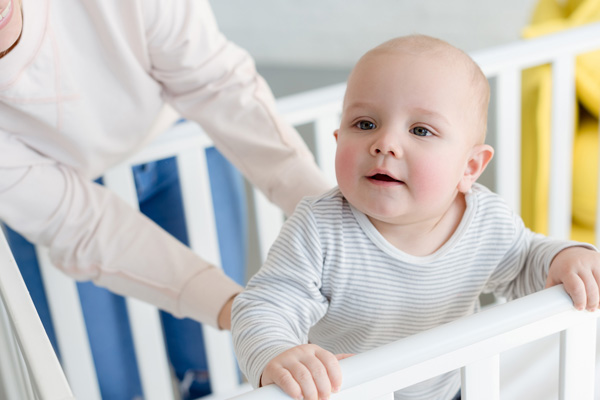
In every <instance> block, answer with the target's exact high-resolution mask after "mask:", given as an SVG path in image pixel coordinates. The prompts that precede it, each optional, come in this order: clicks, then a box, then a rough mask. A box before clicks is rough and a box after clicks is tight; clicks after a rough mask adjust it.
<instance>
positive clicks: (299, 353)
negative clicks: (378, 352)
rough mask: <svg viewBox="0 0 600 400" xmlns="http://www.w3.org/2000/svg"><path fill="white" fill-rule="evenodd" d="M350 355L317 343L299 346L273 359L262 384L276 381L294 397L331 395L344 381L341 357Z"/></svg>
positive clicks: (316, 399)
mask: <svg viewBox="0 0 600 400" xmlns="http://www.w3.org/2000/svg"><path fill="white" fill-rule="evenodd" d="M350 356H351V354H339V355H333V354H332V353H330V352H328V351H327V350H324V349H322V348H321V347H319V346H317V345H314V344H303V345H300V346H296V347H293V348H291V349H289V350H286V351H284V352H283V353H281V354H280V355H278V356H277V357H275V358H274V359H272V360H271V361H269V363H268V364H267V366H266V367H265V370H264V371H263V374H262V377H261V379H260V385H261V386H266V385H270V384H272V383H274V384H276V385H277V386H279V387H280V388H281V389H282V390H283V391H284V392H286V393H287V394H288V395H289V396H291V397H293V398H294V399H302V398H304V400H321V399H328V398H329V396H330V395H331V392H337V391H339V390H340V386H341V385H342V371H341V369H340V364H339V362H338V360H341V359H344V358H346V357H350Z"/></svg>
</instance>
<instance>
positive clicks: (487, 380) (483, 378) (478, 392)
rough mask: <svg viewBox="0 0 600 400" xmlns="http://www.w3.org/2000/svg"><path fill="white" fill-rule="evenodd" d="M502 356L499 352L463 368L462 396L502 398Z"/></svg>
mask: <svg viewBox="0 0 600 400" xmlns="http://www.w3.org/2000/svg"><path fill="white" fill-rule="evenodd" d="M499 377H500V357H499V356H498V354H496V355H494V356H492V357H490V358H486V359H483V360H479V361H475V362H473V363H471V364H469V365H466V366H464V367H462V368H461V378H462V385H461V398H463V399H465V400H498V399H499V398H500V378H499Z"/></svg>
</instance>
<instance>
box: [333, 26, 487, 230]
mask: <svg viewBox="0 0 600 400" xmlns="http://www.w3.org/2000/svg"><path fill="white" fill-rule="evenodd" d="M488 102H489V85H488V82H487V79H486V78H485V76H484V75H483V73H482V72H481V70H480V68H479V67H478V66H477V64H475V62H474V61H473V60H472V59H471V58H470V57H469V56H468V55H467V54H465V53H464V52H463V51H461V50H459V49H457V48H455V47H453V46H451V45H450V44H448V43H446V42H444V41H442V40H438V39H434V38H431V37H427V36H421V35H415V36H407V37H401V38H397V39H393V40H390V41H388V42H385V43H383V44H382V45H380V46H377V47H376V48H374V49H372V50H370V51H369V52H367V53H366V54H365V55H364V56H363V57H362V58H361V59H360V60H359V61H358V63H357V64H356V66H355V67H354V69H353V71H352V73H351V74H350V77H349V79H348V86H347V89H346V95H345V97H344V106H343V112H342V121H341V125H340V128H339V129H338V130H337V131H336V132H335V136H336V139H337V142H338V149H337V154H336V173H337V178H338V184H339V187H340V190H341V191H342V193H343V194H344V195H345V197H346V198H347V199H348V201H349V202H350V203H352V204H353V205H354V206H355V207H356V208H358V209H359V210H361V211H363V212H364V213H365V214H367V215H369V217H371V219H381V220H383V221H386V222H393V223H402V222H406V223H410V222H411V221H413V220H414V219H419V218H436V217H439V216H440V215H443V213H444V212H446V211H447V210H448V208H449V207H450V206H451V204H453V202H455V200H456V198H457V197H459V194H461V193H466V192H467V191H468V190H469V189H470V188H471V186H472V184H473V182H475V180H476V179H477V178H478V177H479V175H480V174H481V172H483V170H484V169H485V166H486V165H487V163H488V162H489V160H490V159H491V157H492V154H493V150H492V148H491V147H490V146H488V145H486V144H484V139H485V132H486V125H487V108H488Z"/></svg>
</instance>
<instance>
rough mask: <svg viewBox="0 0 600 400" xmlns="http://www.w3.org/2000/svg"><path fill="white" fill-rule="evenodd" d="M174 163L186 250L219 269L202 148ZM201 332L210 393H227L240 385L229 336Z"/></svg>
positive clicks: (209, 330) (206, 330)
mask: <svg viewBox="0 0 600 400" xmlns="http://www.w3.org/2000/svg"><path fill="white" fill-rule="evenodd" d="M177 162H178V166H179V180H180V183H181V194H182V199H183V208H184V210H185V213H186V220H187V221H189V222H190V223H188V236H189V241H190V247H191V248H192V250H194V252H196V253H197V254H198V255H200V256H201V257H202V258H204V259H205V260H207V261H208V262H210V263H212V264H213V265H215V266H218V267H221V256H220V253H219V241H218V236H217V226H216V222H215V218H214V207H213V201H212V197H211V191H210V179H209V174H208V165H207V162H206V153H205V147H203V146H196V147H194V148H192V149H189V150H186V151H184V152H182V153H181V154H180V155H179V156H178V157H177ZM202 329H203V335H204V347H205V351H206V358H207V362H208V369H209V373H210V386H211V390H212V393H213V395H219V394H221V393H229V392H231V390H232V389H233V388H236V387H237V386H239V384H240V383H239V377H238V371H237V364H236V362H235V358H234V357H235V356H234V352H233V343H232V340H231V334H230V333H229V332H228V331H219V330H217V329H214V328H212V327H210V326H207V325H206V324H204V325H202Z"/></svg>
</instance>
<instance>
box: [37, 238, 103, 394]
mask: <svg viewBox="0 0 600 400" xmlns="http://www.w3.org/2000/svg"><path fill="white" fill-rule="evenodd" d="M36 254H37V258H38V263H39V265H40V273H41V275H42V280H43V282H44V289H45V290H46V297H47V299H48V307H49V308H50V313H51V315H52V323H53V324H54V332H55V333H56V341H57V343H58V348H59V349H60V356H61V364H62V366H63V368H64V371H65V374H66V376H67V379H68V380H69V384H70V385H71V388H72V390H73V393H74V395H75V397H77V398H81V399H90V400H100V399H101V398H102V397H101V395H100V387H99V385H98V380H97V379H96V367H95V365H94V359H93V356H92V350H91V348H90V343H89V340H88V336H87V329H86V327H85V320H84V318H83V311H82V309H81V303H80V301H79V292H78V290H77V284H76V282H75V281H74V280H73V279H72V278H70V277H68V276H66V275H65V274H63V273H62V272H61V271H60V270H58V269H57V268H56V267H55V266H54V265H52V261H50V255H49V253H48V249H47V248H45V247H40V246H37V247H36Z"/></svg>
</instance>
